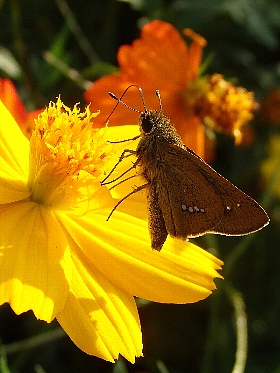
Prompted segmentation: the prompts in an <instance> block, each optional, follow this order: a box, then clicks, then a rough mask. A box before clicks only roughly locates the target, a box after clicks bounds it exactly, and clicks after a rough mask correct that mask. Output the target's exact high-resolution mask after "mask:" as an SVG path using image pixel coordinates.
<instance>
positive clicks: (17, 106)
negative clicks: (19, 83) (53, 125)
mask: <svg viewBox="0 0 280 373" xmlns="http://www.w3.org/2000/svg"><path fill="white" fill-rule="evenodd" d="M0 100H1V101H2V102H3V103H4V105H5V106H6V108H7V109H8V110H9V111H10V113H11V114H12V116H13V117H14V119H15V121H16V122H17V123H18V125H19V126H20V128H21V130H22V132H23V133H24V134H25V136H27V137H28V138H29V137H30V135H31V131H32V129H33V127H34V119H35V118H37V116H38V115H39V114H40V113H41V112H42V111H43V109H38V110H33V111H31V112H30V113H28V112H27V110H26V109H25V107H24V104H23V102H22V101H21V99H20V97H19V95H18V93H17V91H16V88H15V86H14V84H13V83H12V81H11V80H9V79H0Z"/></svg>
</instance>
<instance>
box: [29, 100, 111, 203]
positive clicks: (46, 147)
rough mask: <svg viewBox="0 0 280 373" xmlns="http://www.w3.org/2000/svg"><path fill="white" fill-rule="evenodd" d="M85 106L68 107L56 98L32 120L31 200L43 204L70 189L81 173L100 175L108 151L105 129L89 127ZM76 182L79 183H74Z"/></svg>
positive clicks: (93, 175)
mask: <svg viewBox="0 0 280 373" xmlns="http://www.w3.org/2000/svg"><path fill="white" fill-rule="evenodd" d="M97 115H98V112H97V113H91V112H90V109H89V107H87V108H86V109H85V111H84V112H81V111H80V109H79V107H78V105H77V104H76V105H75V106H74V108H73V109H70V108H69V107H67V106H66V105H64V104H63V102H62V101H61V99H60V98H58V99H57V102H56V103H54V102H51V103H50V104H49V106H48V107H47V108H46V109H45V110H44V111H43V112H42V113H41V114H40V115H39V116H38V118H37V119H36V120H35V129H34V130H33V132H32V136H31V139H30V152H31V153H30V177H29V187H30V189H31V190H32V196H33V200H35V201H36V202H39V203H45V202H46V201H47V200H49V198H50V196H51V195H53V194H56V193H57V191H58V190H57V188H59V190H60V193H59V194H60V195H61V191H62V189H64V188H66V187H67V188H68V189H69V188H72V189H73V185H74V184H76V185H77V181H79V182H80V181H82V180H81V178H82V177H83V176H84V175H87V179H88V176H89V175H90V176H92V177H94V178H98V177H99V176H100V175H104V173H105V170H104V165H105V163H106V157H107V155H109V154H110V153H111V151H112V149H110V148H111V147H112V145H110V144H109V143H108V142H107V141H106V139H105V138H104V131H106V129H103V130H102V129H100V130H98V129H95V128H93V125H92V122H93V119H94V118H95V117H96V116H97ZM78 184H79V183H78Z"/></svg>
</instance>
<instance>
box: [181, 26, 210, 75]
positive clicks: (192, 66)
mask: <svg viewBox="0 0 280 373" xmlns="http://www.w3.org/2000/svg"><path fill="white" fill-rule="evenodd" d="M183 34H184V35H185V36H187V37H188V38H190V39H191V40H192V44H191V45H190V47H189V51H188V52H189V56H188V57H189V58H188V77H189V79H192V80H195V79H196V78H197V77H198V69H199V66H200V64H201V59H202V51H203V48H204V47H205V46H206V44H207V41H206V40H205V39H204V37H202V36H201V35H199V34H197V33H196V32H194V31H193V30H192V29H190V28H185V29H184V30H183Z"/></svg>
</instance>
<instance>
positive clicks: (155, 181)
mask: <svg viewBox="0 0 280 373" xmlns="http://www.w3.org/2000/svg"><path fill="white" fill-rule="evenodd" d="M131 87H135V85H131V86H129V87H127V89H126V90H125V91H124V93H123V94H122V96H121V97H120V98H117V97H116V96H115V95H114V94H113V93H111V92H110V93H109V94H110V96H111V97H112V98H114V99H115V100H117V101H118V103H117V105H118V104H119V103H122V104H123V105H125V106H126V107H128V108H129V109H132V110H134V111H136V112H139V113H140V118H139V126H140V131H141V133H140V136H137V137H140V140H139V143H138V146H137V148H136V151H132V150H129V149H126V150H125V151H124V152H123V154H122V155H121V157H120V160H119V162H121V160H122V159H123V158H124V156H125V154H127V153H129V154H134V155H135V156H136V162H135V163H134V165H133V166H132V167H131V168H135V169H137V173H138V174H139V175H140V176H141V177H142V179H143V182H144V183H143V185H141V186H139V187H137V188H136V189H134V190H133V191H132V192H130V193H128V194H127V195H126V196H125V197H124V198H122V199H121V200H120V201H119V202H118V204H117V205H116V206H115V207H114V209H113V210H112V212H111V214H112V213H113V211H114V210H115V209H116V208H117V206H118V205H119V204H120V203H121V202H123V201H124V200H125V199H126V198H128V197H129V196H130V195H132V194H134V193H136V192H138V191H140V190H143V189H145V190H146V192H147V201H148V222H149V231H150V237H151V247H152V248H153V249H155V250H158V251H160V250H161V248H162V247H163V244H164V242H165V241H166V238H167V236H168V235H170V236H172V237H175V238H179V239H182V240H187V239H188V238H191V237H198V236H202V235H204V234H205V233H215V234H222V235H228V236H242V235H246V234H249V233H253V232H256V231H258V230H260V229H262V228H263V227H265V226H266V225H267V224H268V223H269V217H268V215H267V213H266V212H265V211H264V209H263V208H262V207H261V206H260V205H259V204H258V203H257V202H256V201H255V200H254V199H252V198H251V197H249V196H248V195H246V194H245V193H243V192H242V191H241V190H240V189H238V188H237V187H236V186H234V185H233V184H232V183H231V182H230V181H228V180H227V179H226V178H224V177H223V176H221V175H220V174H219V173H217V172H216V171H215V170H214V169H213V168H212V167H211V166H209V165H208V164H207V163H206V162H205V161H204V160H203V159H202V158H200V157H199V156H198V155H197V154H196V153H194V152H193V151H192V150H191V149H189V148H188V147H187V146H186V145H185V144H184V143H183V141H182V138H181V137H180V135H179V134H178V133H177V131H176V129H175V127H174V126H173V124H172V123H171V120H170V118H169V117H168V116H166V115H165V114H164V112H163V111H162V104H161V99H160V93H159V91H158V90H157V91H156V94H157V96H158V98H159V102H160V110H148V109H147V107H146V104H145V100H144V96H143V92H142V89H141V88H140V87H138V86H136V87H137V89H138V90H139V92H140V95H141V99H142V103H143V107H144V111H143V112H140V111H138V110H136V109H134V108H132V107H130V106H129V105H127V104H126V103H125V102H123V101H122V98H123V96H124V94H125V93H126V91H127V90H128V89H130V88H131ZM117 105H116V106H117ZM116 106H115V108H116ZM115 108H114V109H113V111H114V110H115ZM113 111H112V112H113ZM135 139H136V138H135ZM119 162H118V163H117V164H119ZM116 166H117V165H116ZM116 166H115V167H114V168H113V170H114V169H115V168H116ZM113 170H112V171H113ZM129 170H130V169H129ZM129 170H127V171H129ZM111 173H112V172H110V174H109V175H108V176H106V178H105V179H104V180H103V182H102V183H103V185H104V184H107V183H110V182H106V180H107V179H108V177H109V176H110V175H111ZM123 175H124V174H123ZM123 175H121V176H123ZM111 214H110V216H111ZM110 216H109V217H110Z"/></svg>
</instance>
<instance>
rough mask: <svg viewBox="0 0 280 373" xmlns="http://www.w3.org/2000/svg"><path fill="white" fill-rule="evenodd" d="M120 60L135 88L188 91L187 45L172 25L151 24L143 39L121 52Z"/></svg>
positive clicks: (162, 23) (154, 22)
mask: <svg viewBox="0 0 280 373" xmlns="http://www.w3.org/2000/svg"><path fill="white" fill-rule="evenodd" d="M117 58H118V62H119V65H120V67H121V69H122V72H123V74H124V75H126V77H127V78H128V79H129V80H130V81H131V82H133V83H135V84H138V85H142V86H143V87H146V88H148V89H152V90H155V89H160V90H162V89H166V90H183V89H184V88H185V87H186V83H187V82H186V78H187V77H186V63H187V59H188V51H187V45H186V43H185V41H184V39H183V38H182V36H181V35H180V33H179V31H178V30H177V29H176V28H175V27H173V26H172V25H171V24H170V23H167V22H163V21H159V20H156V21H152V22H149V23H147V24H146V25H145V26H144V27H143V28H142V29H141V37H140V38H139V39H136V40H135V41H134V42H133V44H132V45H123V46H121V47H120V48H119V51H118V54H117Z"/></svg>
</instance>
